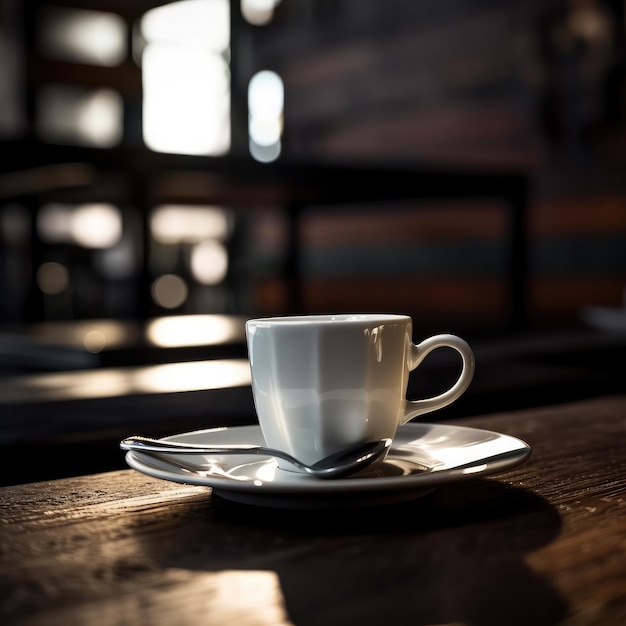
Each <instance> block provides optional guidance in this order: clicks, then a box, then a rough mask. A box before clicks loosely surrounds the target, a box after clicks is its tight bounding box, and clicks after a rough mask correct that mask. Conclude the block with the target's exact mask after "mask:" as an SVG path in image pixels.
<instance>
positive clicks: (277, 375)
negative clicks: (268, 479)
mask: <svg viewBox="0 0 626 626" xmlns="http://www.w3.org/2000/svg"><path fill="white" fill-rule="evenodd" d="M246 337H247V342H248V354H249V358H250V368H251V374H252V391H253V396H254V403H255V407H256V411H257V415H258V419H259V424H260V426H261V431H262V432H263V436H264V437H265V440H266V442H267V445H268V446H270V447H272V448H277V449H280V450H283V451H285V452H288V453H289V454H291V455H292V456H294V457H296V458H297V459H299V460H301V461H303V462H304V463H307V464H311V463H315V462H316V461H319V460H320V459H322V458H324V457H325V456H328V455H329V454H333V453H335V452H339V451H341V450H342V449H345V448H347V447H349V446H351V445H353V444H357V443H360V442H366V441H373V440H377V439H382V438H385V437H388V438H393V437H394V435H395V433H396V429H397V428H398V426H400V425H402V424H405V423H406V422H408V421H409V420H410V419H412V418H414V417H416V416H418V415H422V414H424V413H429V412H431V411H435V410H437V409H441V408H443V407H444V406H447V405H448V404H450V403H452V402H454V401H455V400H457V399H458V398H459V397H460V396H461V395H462V394H463V392H464V391H465V390H466V389H467V387H468V386H469V384H470V382H471V380H472V376H473V374H474V355H473V353H472V350H471V348H470V346H469V345H468V344H467V343H466V342H465V341H464V340H463V339H461V338H460V337H457V336H456V335H447V334H446V335H435V336H433V337H429V338H428V339H425V340H424V341H422V342H421V343H419V344H414V343H413V341H412V320H411V318H410V317H408V316H406V315H387V314H367V315H305V316H293V317H274V318H265V319H253V320H249V321H248V322H247V323H246ZM442 347H450V348H454V349H455V350H456V351H457V352H459V354H460V355H461V359H462V362H463V367H462V371H461V374H460V375H459V378H458V380H457V381H456V383H455V384H454V385H453V386H452V387H451V388H450V389H448V390H447V391H445V392H444V393H442V394H440V395H437V396H435V397H432V398H426V399H422V400H412V401H410V400H407V399H406V390H407V385H408V378H409V373H410V372H411V371H412V370H414V369H415V368H416V367H417V366H418V365H419V364H420V363H421V362H422V361H423V360H424V358H425V357H426V355H428V354H429V353H430V352H432V351H433V350H435V349H436V348H442ZM279 465H280V466H281V468H283V469H293V467H292V466H288V467H287V466H286V465H284V464H283V463H282V462H279Z"/></svg>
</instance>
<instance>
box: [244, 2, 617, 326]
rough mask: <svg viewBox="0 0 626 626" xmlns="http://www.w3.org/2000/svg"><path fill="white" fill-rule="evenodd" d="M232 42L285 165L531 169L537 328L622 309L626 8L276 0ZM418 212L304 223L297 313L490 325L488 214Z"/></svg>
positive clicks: (484, 209)
mask: <svg viewBox="0 0 626 626" xmlns="http://www.w3.org/2000/svg"><path fill="white" fill-rule="evenodd" d="M246 36H248V37H249V38H250V39H249V41H250V42H252V43H251V44H250V45H249V46H248V48H246V49H247V50H248V56H247V57H246V59H247V63H248V67H249V68H250V71H256V70H259V69H273V70H275V71H277V72H278V73H279V74H280V75H281V76H282V77H283V80H284V82H285V131H284V132H285V136H284V153H285V154H290V155H297V156H303V157H311V156H313V157H320V158H325V157H332V158H348V159H351V158H357V159H368V158H376V159H379V158H388V159H410V160H416V159H417V160H423V161H424V162H426V163H436V164H440V165H447V164H453V165H467V166H471V167H484V168H488V169H499V168H519V169H522V170H525V171H528V172H529V174H530V175H531V179H532V197H531V202H530V206H529V228H530V235H531V263H532V270H533V279H532V282H531V288H530V298H531V311H532V312H533V315H534V316H535V318H536V319H538V320H543V319H565V318H571V317H576V316H577V315H578V312H579V311H580V309H581V308H582V307H585V306H588V305H607V306H618V305H621V303H622V294H623V289H624V285H625V284H626V81H625V72H624V65H625V64H624V61H625V58H626V57H625V54H624V5H623V3H621V2H616V1H613V2H601V1H594V2H592V1H589V2H582V1H581V2H564V1H561V0H552V1H549V2H543V1H542V2H539V1H530V2H529V1H522V0H517V1H515V2H507V3H502V2H497V1H495V0H482V1H469V0H442V1H440V2H436V3H432V2H426V1H418V2H405V1H402V0H388V1H386V2H378V1H375V0H365V1H362V0H328V1H321V2H320V1H319V0H318V1H299V2H289V1H284V2H282V3H281V4H280V5H278V7H277V11H276V16H275V20H274V21H273V22H272V23H271V24H269V25H267V26H263V27H257V28H254V29H251V32H250V33H249V34H247V35H246ZM427 206H428V208H429V210H426V211H419V212H418V211H416V210H415V209H416V208H420V209H422V208H423V207H424V204H421V205H420V206H419V207H416V206H410V205H408V206H400V207H397V206H395V207H392V206H389V207H381V208H382V212H381V214H382V217H381V215H378V216H376V215H373V216H372V215H369V216H363V217H361V218H358V219H355V217H354V216H351V217H349V218H345V217H342V216H341V215H337V214H335V215H332V214H325V215H315V214H313V213H312V214H311V217H310V220H309V222H308V224H307V237H308V243H309V251H308V256H307V261H306V266H307V267H308V270H309V278H310V283H309V290H308V298H309V299H308V304H309V306H310V308H311V309H315V310H318V309H326V310H328V309H337V308H347V309H354V308H367V309H371V308H399V309H403V310H406V309H407V308H409V307H413V308H417V309H418V310H419V309H420V308H421V310H422V311H423V312H424V313H430V314H433V315H435V316H437V315H440V314H441V313H442V312H449V311H451V310H452V311H453V313H454V314H455V315H456V314H461V315H465V314H469V315H473V316H476V317H477V318H480V319H486V318H497V317H498V316H499V315H500V314H501V312H502V310H503V297H504V296H503V288H502V280H501V277H502V273H503V268H502V259H503V245H504V244H503V240H502V235H503V229H504V225H503V222H502V214H501V211H499V210H498V208H497V207H493V206H491V205H490V204H488V203H486V204H485V205H484V206H478V207H477V206H469V207H468V206H467V205H465V206H464V205H463V204H462V203H460V204H459V203H454V204H452V203H444V204H443V205H442V204H441V203H438V204H432V203H431V204H427ZM390 274H391V276H390ZM411 279H412V280H411ZM407 288H408V289H410V290H411V291H407ZM416 288H419V289H420V292H419V293H420V294H421V296H420V297H421V302H420V298H417V300H416V295H415V290H416ZM277 293H279V290H278V289H277V288H276V285H273V286H271V285H266V289H265V290H264V291H263V290H262V291H261V292H260V298H261V299H260V302H261V303H262V305H265V306H266V307H267V308H268V310H272V308H280V298H279V297H277Z"/></svg>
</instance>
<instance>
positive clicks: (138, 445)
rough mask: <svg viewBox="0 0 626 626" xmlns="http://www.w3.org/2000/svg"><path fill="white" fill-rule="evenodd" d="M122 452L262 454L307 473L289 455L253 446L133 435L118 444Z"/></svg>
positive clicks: (301, 465)
mask: <svg viewBox="0 0 626 626" xmlns="http://www.w3.org/2000/svg"><path fill="white" fill-rule="evenodd" d="M120 448H121V449H122V450H133V451H135V452H145V453H153V454H154V453H159V452H161V453H164V452H166V453H168V454H262V455H263V456H273V457H278V458H280V459H284V460H285V461H288V462H289V463H291V464H292V465H295V466H296V467H297V468H299V469H301V470H305V471H308V468H307V466H306V465H304V464H303V463H301V462H300V461H298V460H297V459H294V458H293V457H292V456H291V455H289V454H287V453H286V452H282V451H281V450H273V449H271V448H265V447H263V446H258V445H255V444H232V445H231V444H228V445H223V446H220V445H217V446H203V445H199V444H193V443H180V442H176V443H174V442H171V441H163V440H162V439H152V438H151V437H143V436H142V435H133V436H132V437H127V438H126V439H123V440H122V441H121V442H120Z"/></svg>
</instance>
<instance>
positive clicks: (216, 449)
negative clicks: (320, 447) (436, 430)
mask: <svg viewBox="0 0 626 626" xmlns="http://www.w3.org/2000/svg"><path fill="white" fill-rule="evenodd" d="M390 446H391V439H381V440H379V441H370V442H368V443H363V444H358V445H356V446H352V447H350V448H347V449H345V450H342V451H341V452H336V453H335V454H331V455H330V456H327V457H326V458H324V459H322V460H320V461H317V462H316V463H313V464H312V465H306V464H304V463H302V461H298V459H295V458H294V457H292V456H291V455H290V454H287V453H286V452H283V451H282V450H274V449H272V448H265V447H263V446H257V445H246V444H233V445H216V446H203V445H198V444H193V443H179V442H172V441H166V440H163V439H152V438H150V437H142V436H141V435H134V436H132V437H128V438H126V439H123V440H122V441H121V442H120V448H121V449H122V450H133V451H135V452H142V453H144V454H148V455H152V456H155V457H158V458H161V459H163V458H164V457H163V456H162V455H163V454H164V453H167V454H220V455H221V454H261V455H264V456H273V457H277V458H280V459H284V460H285V461H289V463H291V464H293V465H295V466H296V467H297V468H298V469H300V470H302V471H304V472H307V473H308V474H312V475H313V476H317V477H319V478H337V477H339V476H348V475H349V474H354V473H355V472H357V471H359V470H361V469H363V468H364V467H367V466H368V465H371V464H372V463H374V462H375V461H377V460H378V459H381V458H383V457H384V456H385V455H386V454H387V452H388V451H389V447H390ZM166 460H167V462H168V463H172V464H174V465H178V466H180V467H183V468H185V469H190V467H189V466H188V464H186V463H185V462H183V461H179V460H178V459H176V458H173V457H169V456H168V457H167V459H166ZM193 469H194V470H198V469H201V468H200V467H198V466H194V467H193Z"/></svg>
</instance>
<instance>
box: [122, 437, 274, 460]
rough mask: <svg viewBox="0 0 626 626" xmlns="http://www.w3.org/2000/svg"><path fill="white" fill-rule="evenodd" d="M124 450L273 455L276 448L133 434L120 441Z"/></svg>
mask: <svg viewBox="0 0 626 626" xmlns="http://www.w3.org/2000/svg"><path fill="white" fill-rule="evenodd" d="M120 448H121V449H122V450H134V451H135V452H171V453H179V454H246V453H249V454H258V453H263V454H269V455H273V454H274V452H275V451H274V450H269V449H268V448H262V447H261V446H257V445H254V444H232V445H231V444H229V445H224V446H221V445H217V446H203V445H200V444H194V443H180V442H172V441H164V440H162V439H152V438H151V437H143V436H142V435H133V436H132V437H127V438H126V439H123V440H122V441H121V442H120Z"/></svg>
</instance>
